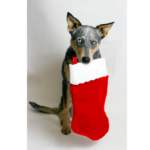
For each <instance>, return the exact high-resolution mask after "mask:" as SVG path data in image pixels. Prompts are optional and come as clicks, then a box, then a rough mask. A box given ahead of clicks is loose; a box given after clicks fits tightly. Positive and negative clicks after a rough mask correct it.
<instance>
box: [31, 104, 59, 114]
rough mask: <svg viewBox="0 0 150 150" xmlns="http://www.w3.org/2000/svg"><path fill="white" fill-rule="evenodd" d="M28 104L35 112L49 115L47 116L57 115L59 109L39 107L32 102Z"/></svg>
mask: <svg viewBox="0 0 150 150" xmlns="http://www.w3.org/2000/svg"><path fill="white" fill-rule="evenodd" d="M29 104H30V105H31V106H32V107H33V108H34V109H36V110H38V111H40V112H43V113H49V114H59V113H60V111H61V109H60V108H59V107H57V108H50V107H46V106H40V105H38V104H36V103H34V102H29Z"/></svg>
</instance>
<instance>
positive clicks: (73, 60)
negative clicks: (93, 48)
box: [72, 57, 77, 65]
mask: <svg viewBox="0 0 150 150" xmlns="http://www.w3.org/2000/svg"><path fill="white" fill-rule="evenodd" d="M75 64H77V57H72V65H75Z"/></svg>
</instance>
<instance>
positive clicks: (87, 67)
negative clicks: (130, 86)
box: [69, 58, 108, 85]
mask: <svg viewBox="0 0 150 150" xmlns="http://www.w3.org/2000/svg"><path fill="white" fill-rule="evenodd" d="M69 68H70V83H71V84H74V85H78V84H80V83H84V82H88V81H90V80H95V79H98V78H100V77H104V76H107V75H108V74H107V69H106V63H105V58H99V59H94V60H93V61H92V62H91V63H89V64H83V63H80V62H78V63H77V64H75V65H72V64H69Z"/></svg>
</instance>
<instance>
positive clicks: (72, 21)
mask: <svg viewBox="0 0 150 150" xmlns="http://www.w3.org/2000/svg"><path fill="white" fill-rule="evenodd" d="M67 22H68V28H67V29H68V31H69V33H72V32H73V31H74V30H75V29H77V27H78V26H81V23H80V21H79V20H78V19H76V18H75V17H74V16H73V15H72V14H70V13H69V12H68V13H67Z"/></svg>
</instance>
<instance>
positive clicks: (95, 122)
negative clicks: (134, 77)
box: [70, 76, 109, 141]
mask: <svg viewBox="0 0 150 150" xmlns="http://www.w3.org/2000/svg"><path fill="white" fill-rule="evenodd" d="M107 85H108V76H105V77H101V78H99V79H95V80H92V81H89V82H85V83H83V84H78V85H73V84H70V88H71V97H72V104H73V117H72V123H71V129H72V131H73V132H75V133H76V134H80V135H83V136H87V137H88V138H90V139H91V140H94V141H95V140H99V139H100V138H102V137H103V136H104V135H105V134H106V133H107V132H108V130H109V121H108V117H107V116H106V113H105V110H104V105H105V99H106V95H107Z"/></svg>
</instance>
